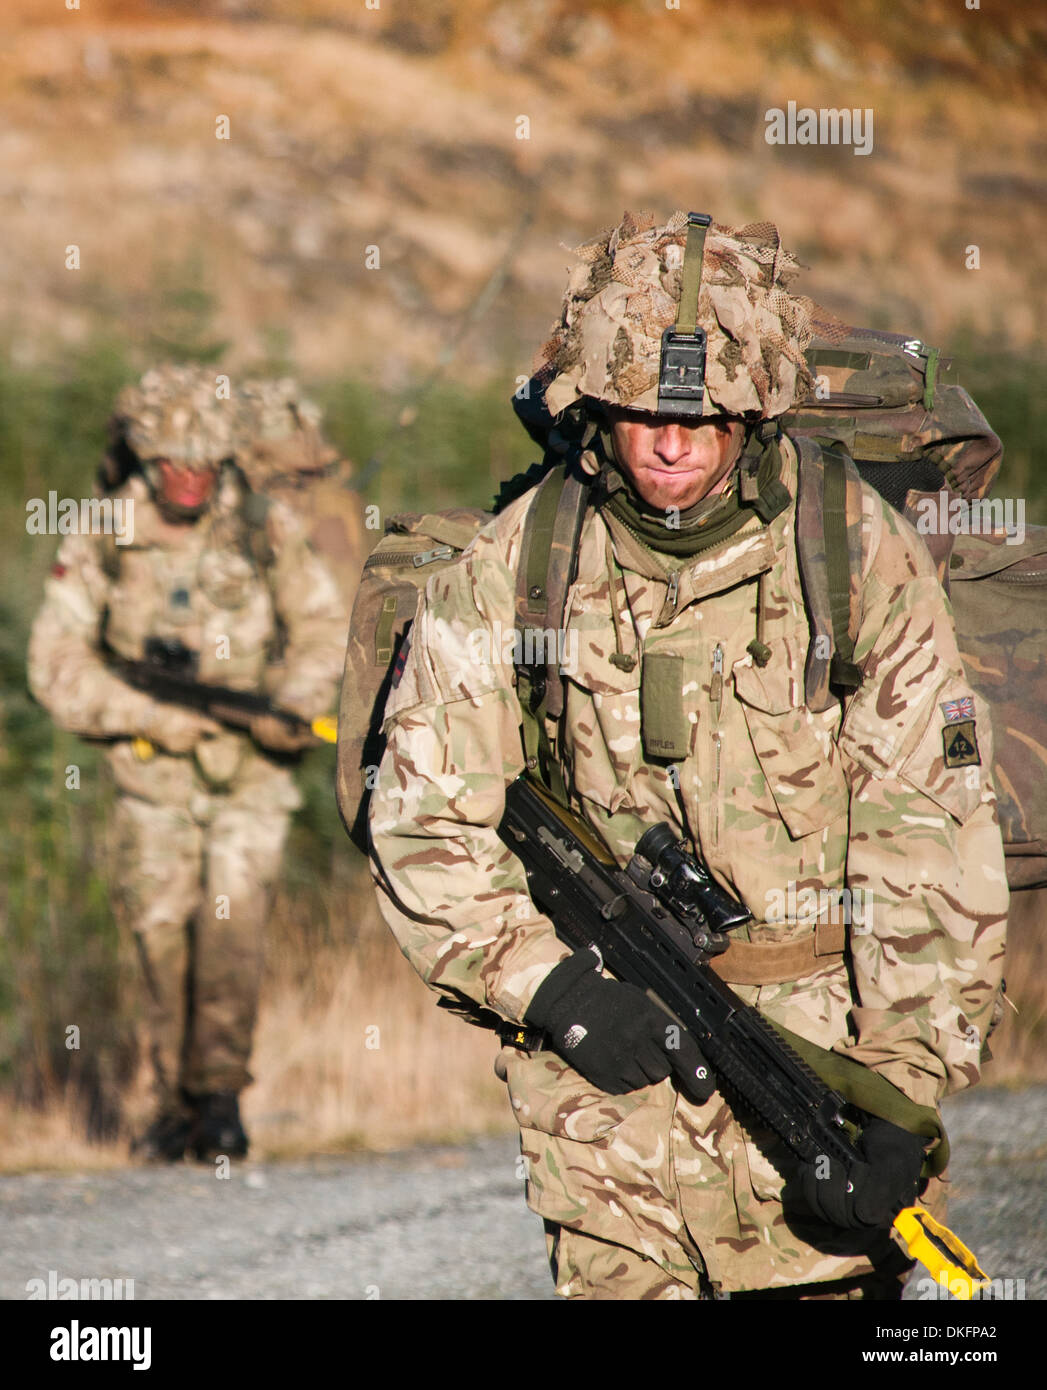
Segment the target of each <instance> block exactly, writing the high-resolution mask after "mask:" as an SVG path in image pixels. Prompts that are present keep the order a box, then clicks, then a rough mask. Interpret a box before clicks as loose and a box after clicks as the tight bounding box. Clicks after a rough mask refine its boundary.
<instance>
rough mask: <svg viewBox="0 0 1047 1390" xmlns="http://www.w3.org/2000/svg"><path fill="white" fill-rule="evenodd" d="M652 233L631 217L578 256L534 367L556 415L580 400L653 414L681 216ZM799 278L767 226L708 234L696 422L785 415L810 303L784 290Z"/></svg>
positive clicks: (677, 280)
mask: <svg viewBox="0 0 1047 1390" xmlns="http://www.w3.org/2000/svg"><path fill="white" fill-rule="evenodd" d="M653 224H654V219H653V217H651V216H650V215H649V214H641V215H640V216H638V217H634V216H633V215H632V214H630V213H628V212H627V213H626V214H625V215H624V218H623V220H622V222H621V223H620V224H619V225H618V226H617V227H615V228H614V229H613V230H612V231H611V232H610V233H607V232H604V233H601V234H600V235H599V236H598V237H596V238H594V239H593V240H592V241H588V242H585V243H583V245H581V246H579V247H577V248H576V250H575V255H576V256H577V257H578V262H579V263H578V264H577V265H576V266H575V267H574V268H573V270H572V271H571V274H570V279H569V281H568V285H567V291H566V294H565V297H564V303H563V309H562V313H561V317H560V320H559V322H558V323H557V324H556V325H555V327H554V330H553V336H552V338H551V339H550V340H549V342H548V343H547V344H546V345H545V348H544V349H543V351H542V354H541V355H540V360H539V363H538V369H539V373H540V375H541V376H543V377H544V378H545V381H546V387H545V399H546V403H547V405H548V407H549V410H550V411H551V412H552V413H553V414H554V415H557V414H559V413H560V412H561V411H563V410H565V409H566V408H567V407H568V406H570V405H572V404H574V403H575V402H576V401H580V400H582V399H583V398H586V397H588V398H591V399H595V400H598V401H604V402H607V403H608V404H611V405H618V406H628V407H630V408H631V409H634V410H646V411H651V412H652V413H656V412H657V410H658V380H659V370H660V365H661V352H662V333H663V332H664V330H665V329H666V328H670V327H672V325H673V323H674V321H675V319H676V314H677V309H678V306H679V303H680V293H681V285H682V279H683V263H684V247H685V244H686V240H687V214H686V213H685V212H675V213H674V214H673V215H672V217H671V218H670V219H669V221H668V222H667V223H666V225H665V226H663V227H656V226H654V225H653ZM797 269H798V262H797V260H796V257H795V256H794V255H792V253H791V252H789V251H786V250H785V248H784V247H783V246H782V244H781V238H780V236H779V234H778V229H777V228H776V227H775V226H773V225H772V224H771V223H770V222H758V223H752V224H751V225H749V226H746V227H742V228H741V229H740V230H738V231H732V230H731V229H730V228H728V227H723V226H720V225H719V224H718V223H715V222H714V223H713V224H712V225H711V226H710V228H709V231H708V233H707V235H706V238H705V247H704V257H703V262H702V273H701V282H700V289H699V297H698V324H699V326H700V327H701V328H703V329H704V330H705V333H706V337H707V351H706V363H705V396H704V403H703V407H702V413H703V414H704V415H708V416H716V415H730V416H742V417H749V418H761V417H772V416H776V415H782V414H784V413H785V411H787V410H788V409H789V407H790V406H791V405H792V403H793V401H794V399H795V398H796V397H797V396H798V395H799V396H802V395H803V394H804V393H805V391H806V390H807V387H808V385H809V382H810V373H809V370H808V367H807V363H806V360H805V358H804V352H805V350H806V348H807V347H808V345H809V343H810V341H811V301H810V300H809V299H806V298H804V297H800V296H796V295H792V294H790V293H789V291H788V288H787V286H788V283H789V281H790V280H791V279H792V278H793V276H794V275H795V274H796V271H797Z"/></svg>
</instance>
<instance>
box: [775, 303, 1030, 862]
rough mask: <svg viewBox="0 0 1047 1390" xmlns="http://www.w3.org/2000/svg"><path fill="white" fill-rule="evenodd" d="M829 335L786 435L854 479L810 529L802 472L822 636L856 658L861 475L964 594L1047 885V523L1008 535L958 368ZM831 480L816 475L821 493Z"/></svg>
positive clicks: (812, 485)
mask: <svg viewBox="0 0 1047 1390" xmlns="http://www.w3.org/2000/svg"><path fill="white" fill-rule="evenodd" d="M815 326H816V329H817V330H818V336H816V337H815V339H814V341H813V342H812V344H811V347H810V349H809V350H808V353H807V359H808V363H809V365H810V367H811V370H812V372H813V373H814V375H815V385H814V387H812V390H811V392H810V393H809V395H808V397H807V399H806V400H804V401H803V402H801V403H799V405H798V406H796V407H794V409H793V410H792V411H791V412H790V413H789V414H787V415H785V416H783V419H782V423H783V426H784V427H785V429H786V430H787V432H788V433H789V434H790V435H791V436H792V437H793V439H794V440H795V441H796V442H797V443H798V444H802V443H803V442H804V440H811V441H817V442H818V444H819V445H820V447H821V448H822V450H823V451H824V452H823V458H824V459H830V458H832V457H833V456H834V455H836V456H838V457H840V458H841V459H842V463H843V471H844V474H845V477H846V479H847V481H846V483H845V485H844V487H843V490H842V496H841V498H840V500H839V504H838V505H830V506H828V507H824V506H823V507H821V508H820V509H819V510H818V512H817V514H816V515H812V514H811V513H813V512H814V508H815V506H816V505H817V504H816V502H811V501H810V500H808V507H809V514H808V515H807V516H806V517H803V516H801V514H800V513H801V509H802V508H803V505H804V482H803V473H802V472H801V490H800V497H799V498H798V502H797V535H798V544H799V550H800V568H801V573H802V574H803V575H804V577H805V591H807V592H808V597H809V599H810V597H811V594H810V591H808V590H807V583H808V582H809V583H810V585H811V589H813V590H816V591H820V595H821V597H820V599H819V600H816V601H814V602H813V603H812V604H811V609H812V612H811V624H812V633H814V632H818V631H829V632H831V633H832V638H833V650H834V654H835V653H837V652H840V651H842V652H843V653H844V654H845V656H849V654H850V653H851V652H853V647H854V637H855V636H856V634H857V630H858V623H859V622H860V618H861V614H860V612H858V610H857V599H858V597H859V593H858V590H857V586H850V583H849V576H850V575H851V574H853V573H855V572H856V571H857V566H858V564H859V563H860V550H857V549H856V538H857V535H858V528H859V526H860V521H861V494H860V489H859V487H858V484H857V479H858V478H859V477H860V478H862V479H864V480H865V481H866V482H868V483H870V484H871V485H872V486H873V487H875V488H876V490H877V492H879V494H880V495H881V497H883V498H884V500H885V501H887V502H889V503H890V504H891V506H893V507H894V508H895V510H896V511H899V512H901V513H902V514H903V515H904V516H905V518H906V520H908V521H909V522H910V523H911V524H912V525H913V526H914V527H915V529H916V530H917V532H918V533H919V534H920V535H921V536H922V538H923V540H924V542H925V544H926V545H927V548H928V550H929V551H930V553H931V556H932V558H933V559H934V561H935V564H936V566H937V569H938V578H939V580H940V581H941V583H942V587H943V588H944V590H945V592H946V594H947V595H948V596H949V598H950V602H951V604H952V609H953V616H954V619H955V623H956V637H957V643H958V646H959V650H960V655H961V657H962V658H963V663H964V666H965V668H966V671H967V676H968V679H969V681H970V683H971V686H972V688H973V690H974V692H975V693H976V694H977V695H979V696H981V697H982V699H983V700H984V701H985V702H986V704H987V705H988V707H989V709H990V712H991V716H992V725H993V734H994V755H993V768H992V771H993V781H994V784H995V787H996V792H997V798H998V808H997V814H998V816H999V821H1000V829H1001V832H1002V835H1003V842H1004V850H1005V854H1006V866H1007V881H1008V884H1009V885H1010V887H1011V888H1012V889H1022V888H1038V887H1044V886H1047V707H1045V701H1044V691H1045V690H1047V527H1045V526H1028V527H1025V535H1024V538H1023V539H1022V538H1019V537H1018V536H1017V535H1015V534H1011V533H1009V532H1008V530H1007V528H1006V526H1005V524H1004V520H1005V518H1004V515H1003V513H1004V507H1003V503H1002V501H1001V500H1000V499H989V498H988V497H987V495H986V494H987V493H988V491H989V488H990V486H991V484H992V482H993V480H994V478H995V477H996V475H997V473H998V472H999V468H1000V464H1001V462H1002V458H1003V445H1002V444H1001V442H1000V440H999V438H998V436H997V435H996V434H995V433H994V432H993V430H992V429H991V428H990V426H989V424H988V421H987V420H986V419H985V416H984V415H983V414H982V412H981V411H980V410H979V409H978V407H977V405H976V404H975V403H974V401H973V400H972V399H971V397H970V396H969V395H968V393H967V392H966V391H965V390H963V388H962V387H960V386H955V385H947V384H943V383H942V382H941V381H940V380H939V373H940V372H941V371H942V370H943V369H944V368H945V367H946V366H947V365H948V364H947V363H946V362H944V361H943V360H942V359H941V358H940V357H939V354H938V352H937V350H936V349H933V348H927V347H926V346H925V345H924V344H923V343H921V342H920V341H919V340H917V339H915V338H906V337H904V336H903V335H901V334H896V333H884V332H879V331H876V330H873V329H861V328H853V327H849V326H848V325H844V324H841V323H839V321H838V320H834V319H833V318H832V316H831V315H828V314H826V313H825V311H821V310H819V311H817V313H816V317H815ZM841 446H842V447H841ZM819 473H820V470H817V469H816V470H813V472H812V470H811V469H810V466H808V471H807V477H808V491H809V492H810V491H813V490H817V487H818V486H819V485H820V476H819ZM825 476H826V479H828V474H826V475H825ZM812 480H813V481H812ZM943 523H944V524H943ZM833 616H835V620H836V621H835V624H834V622H833ZM817 675H818V672H817V670H815V669H813V664H812V663H810V662H809V664H808V671H807V677H808V680H807V697H808V702H809V703H811V705H812V708H825V704H824V703H818V701H819V699H820V698H822V697H824V690H825V687H824V682H823V683H822V685H821V686H818V685H816V677H817Z"/></svg>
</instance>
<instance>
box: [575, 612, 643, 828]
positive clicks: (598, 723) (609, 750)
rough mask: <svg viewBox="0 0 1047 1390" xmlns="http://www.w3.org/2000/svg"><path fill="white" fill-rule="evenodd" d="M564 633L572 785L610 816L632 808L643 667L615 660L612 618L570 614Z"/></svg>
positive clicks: (638, 754) (639, 758)
mask: <svg viewBox="0 0 1047 1390" xmlns="http://www.w3.org/2000/svg"><path fill="white" fill-rule="evenodd" d="M572 618H573V619H575V620H574V621H572V622H571V625H570V626H569V627H568V629H567V631H566V633H565V643H564V660H563V662H562V664H561V669H562V672H563V681H564V709H565V713H564V720H563V725H562V728H563V734H562V738H563V755H564V762H565V764H566V770H567V774H568V781H569V784H570V785H572V786H573V788H574V790H575V791H576V792H577V793H578V794H579V795H580V796H582V797H585V798H586V799H587V800H589V801H593V802H595V803H596V804H597V805H598V806H602V807H604V808H605V809H606V810H608V811H610V812H611V813H612V814H613V813H615V812H617V811H619V810H621V809H623V808H625V809H628V808H629V807H631V806H633V804H634V800H633V794H632V783H633V778H634V777H635V775H636V772H637V769H638V768H639V766H640V764H641V762H642V751H641V739H640V663H639V661H633V662H632V664H630V662H629V661H628V660H623V659H622V658H621V657H619V658H618V660H617V661H613V660H612V658H613V657H616V656H617V655H618V654H617V651H616V645H615V634H614V627H613V625H612V623H611V620H610V615H609V614H606V613H594V612H592V611H591V610H586V611H584V612H582V613H581V614H578V613H577V611H576V613H575V614H573V615H572Z"/></svg>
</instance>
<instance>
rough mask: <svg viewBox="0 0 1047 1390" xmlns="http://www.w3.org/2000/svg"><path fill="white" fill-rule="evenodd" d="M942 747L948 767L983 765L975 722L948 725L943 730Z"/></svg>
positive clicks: (965, 721) (971, 720)
mask: <svg viewBox="0 0 1047 1390" xmlns="http://www.w3.org/2000/svg"><path fill="white" fill-rule="evenodd" d="M942 746H943V747H944V749H945V766H946V767H971V766H973V765H974V764H978V765H979V766H980V765H981V761H982V759H981V754H980V753H979V752H978V739H977V736H976V734H975V731H974V720H973V719H964V720H963V721H962V722H958V723H954V724H946V726H945V728H944V729H943V730H942Z"/></svg>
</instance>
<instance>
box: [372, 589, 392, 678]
mask: <svg viewBox="0 0 1047 1390" xmlns="http://www.w3.org/2000/svg"><path fill="white" fill-rule="evenodd" d="M395 621H396V595H395V594H386V596H385V598H384V599H382V611H381V613H380V614H379V615H378V622H377V624H376V625H375V630H374V664H375V665H376V666H388V664H389V662H390V661H391V660H392V656H393V623H395Z"/></svg>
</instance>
